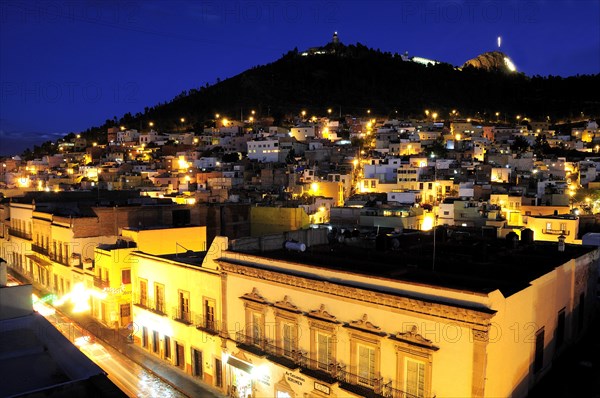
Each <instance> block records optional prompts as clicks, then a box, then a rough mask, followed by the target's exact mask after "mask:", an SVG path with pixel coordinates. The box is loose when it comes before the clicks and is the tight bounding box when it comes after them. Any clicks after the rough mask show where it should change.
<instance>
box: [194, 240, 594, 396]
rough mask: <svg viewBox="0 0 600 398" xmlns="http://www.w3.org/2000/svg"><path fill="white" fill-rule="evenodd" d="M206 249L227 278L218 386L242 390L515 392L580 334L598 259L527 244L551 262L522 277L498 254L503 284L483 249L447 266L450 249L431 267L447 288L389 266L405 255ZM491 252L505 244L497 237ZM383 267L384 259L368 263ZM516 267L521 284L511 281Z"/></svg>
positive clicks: (579, 250) (584, 251)
mask: <svg viewBox="0 0 600 398" xmlns="http://www.w3.org/2000/svg"><path fill="white" fill-rule="evenodd" d="M407 242H408V241H407ZM411 242H415V241H414V240H412V241H411ZM215 244H216V245H217V246H216V247H214V248H212V247H211V249H210V250H209V253H208V255H207V257H206V258H205V261H204V267H209V268H210V267H212V266H209V264H214V263H216V264H217V265H218V267H219V269H220V270H221V272H223V274H224V275H226V276H225V277H223V278H222V279H221V281H222V286H225V287H224V288H223V290H222V292H223V306H224V308H225V306H226V310H224V311H223V322H224V324H225V325H227V329H226V333H223V337H224V338H226V339H225V340H224V346H223V347H224V348H223V351H222V356H221V361H220V364H222V365H223V366H224V369H223V377H224V380H225V384H224V386H223V389H224V390H225V391H226V392H227V393H229V394H231V395H233V396H243V397H248V396H250V397H281V398H292V397H319V398H320V397H340V398H341V397H344V398H347V397H353V398H357V397H364V396H386V397H387V396H390V397H404V396H414V397H434V396H440V397H441V396H444V397H446V396H455V397H458V396H460V397H467V396H468V397H500V396H513V397H524V396H526V395H527V393H528V391H529V389H530V388H531V387H532V386H533V385H534V384H535V383H536V381H537V380H539V379H540V377H541V376H542V375H543V374H545V373H546V372H547V371H548V370H549V369H550V367H551V365H552V362H553V358H554V357H555V355H559V354H560V353H561V352H562V350H563V348H564V347H566V346H568V345H570V344H572V343H574V342H575V341H577V340H578V338H579V337H580V336H581V335H582V334H583V332H584V331H585V330H586V327H587V322H588V319H589V315H590V313H591V312H590V309H589V306H590V305H591V302H592V300H593V299H594V297H595V296H594V294H593V287H594V285H595V278H594V277H593V275H592V277H589V278H587V277H585V276H586V275H589V274H588V273H590V272H591V273H592V274H595V273H596V271H595V261H596V260H597V258H598V256H599V252H598V249H593V248H585V247H581V246H570V245H569V246H567V247H566V248H565V249H563V250H562V251H560V250H561V249H559V248H557V245H556V244H551V243H539V244H538V243H536V244H535V245H536V246H537V245H539V246H540V247H539V250H536V251H530V252H528V253H529V254H528V255H527V256H529V257H527V256H525V257H523V259H522V261H528V262H532V263H536V264H542V263H544V264H549V263H552V266H551V267H546V268H544V267H538V268H535V270H534V272H533V273H532V270H527V271H525V270H524V269H523V268H521V269H519V268H515V267H514V266H513V265H512V264H508V263H506V264H505V263H503V262H502V261H504V260H502V259H500V260H499V261H496V260H494V267H505V268H506V267H508V268H506V269H507V272H508V273H509V274H511V275H506V276H504V277H502V280H503V282H501V283H500V282H498V281H496V282H493V281H494V280H495V279H494V278H491V279H489V278H490V276H489V275H487V274H486V272H487V271H486V267H490V266H491V265H490V264H489V263H488V262H489V261H490V259H491V258H492V256H491V255H490V257H488V259H487V260H486V261H487V262H482V263H481V264H480V265H479V264H478V265H477V267H479V268H478V269H477V270H475V269H473V270H470V271H459V270H452V269H450V268H447V267H444V266H443V263H446V262H449V263H452V262H456V263H457V264H458V263H460V262H461V261H462V260H461V259H462V258H463V257H464V254H461V256H462V257H461V258H453V257H454V256H453V255H452V253H451V252H452V251H453V250H455V249H456V246H454V249H453V248H452V247H451V246H450V245H446V246H444V250H449V251H445V252H444V253H445V257H444V258H442V259H438V263H437V266H438V267H440V269H442V268H443V269H444V271H442V272H444V273H446V272H449V273H450V274H452V282H451V283H446V282H444V280H443V279H440V278H437V277H434V276H432V278H427V277H426V272H425V267H424V266H423V267H421V266H418V267H419V268H422V269H420V270H419V271H418V272H415V275H420V276H419V277H418V278H417V280H415V281H413V280H412V279H411V275H412V274H413V271H411V270H410V267H408V269H407V268H404V267H402V266H400V265H396V266H394V265H393V264H401V263H402V262H403V260H402V258H403V256H405V255H406V254H407V253H409V252H410V251H406V249H403V251H402V252H401V253H397V254H393V252H390V251H388V252H386V257H385V258H388V260H382V259H383V258H384V256H382V257H381V258H379V259H375V258H374V256H373V255H372V254H369V253H366V252H364V250H363V251H361V249H360V248H358V247H357V248H356V249H354V250H352V249H351V248H349V247H345V248H340V249H339V250H335V249H332V247H331V246H330V245H323V246H318V245H317V246H314V247H311V248H310V249H306V251H305V252H304V254H303V255H302V256H298V255H297V254H294V253H290V252H287V251H285V250H276V251H274V252H261V253H258V252H252V253H249V252H248V251H247V250H244V251H243V252H238V251H236V250H235V247H236V245H237V243H236V242H235V241H233V242H229V244H227V243H226V240H224V238H217V239H216V240H215ZM438 244H440V245H441V244H442V242H441V241H440V242H438ZM255 246H256V247H258V245H255ZM244 247H248V242H244ZM397 247H399V248H405V247H406V246H405V243H404V242H403V241H399V242H398V245H397ZM494 247H495V248H494V249H493V250H498V251H499V252H502V251H505V250H506V248H505V247H506V245H505V242H504V241H503V240H499V241H498V244H497V245H495V246H494ZM413 250H415V253H417V252H418V253H421V254H420V255H421V256H423V255H424V253H423V250H424V249H423V248H419V249H417V248H414V249H413ZM488 250H492V249H491V248H488ZM336 252H337V254H336ZM458 252H460V251H459V250H457V253H458ZM531 253H536V254H535V256H538V257H539V258H537V257H536V258H533V257H531ZM313 255H314V258H313ZM475 255H477V254H476V253H473V256H475ZM336 256H337V257H336ZM326 257H327V258H328V260H325V258H326ZM342 258H343V260H342ZM361 261H362V263H361ZM379 261H383V262H385V263H386V264H387V266H386V267H385V268H382V269H381V270H380V271H377V269H378V268H377V267H378V266H376V264H378V263H379ZM511 261H514V259H513V260H511ZM517 261H521V259H519V260H517ZM341 262H343V263H344V267H340V266H339V265H340V264H341ZM409 262H410V260H409ZM496 262H497V263H498V264H496ZM336 264H337V265H336ZM361 264H362V266H361ZM486 264H487V265H486ZM361 267H362V268H361ZM412 267H417V265H412ZM509 268H510V271H508V269H509ZM345 269H347V270H348V271H346V270H345ZM395 270H398V273H397V274H394V273H393V272H395ZM521 270H523V271H521ZM400 271H402V272H400ZM515 273H516V274H519V275H521V274H522V275H525V274H526V275H527V276H525V277H526V278H528V279H527V282H528V283H526V284H522V283H519V282H515V281H514V280H513V281H512V282H511V278H513V277H516V280H518V278H519V277H518V275H512V274H515ZM473 274H476V275H473ZM432 275H434V274H432ZM486 275H487V276H486ZM477 277H479V278H483V279H484V280H485V282H484V283H483V284H481V286H482V287H484V288H483V289H479V288H478V287H477V286H479V285H478V283H474V282H473V281H474V279H473V278H477ZM573 280H578V281H579V282H577V283H576V284H575V285H574V284H573V283H572V281H573ZM461 281H464V284H463V282H461ZM469 281H470V282H469ZM569 319H574V322H567V321H566V320H569ZM515 325H517V326H516V329H515ZM523 325H534V327H532V328H530V327H527V328H524V327H523ZM530 329H531V330H530ZM515 333H516V334H515ZM528 333H530V334H528ZM525 335H528V336H530V338H527V339H526V338H525ZM515 336H517V337H515ZM557 336H560V337H557ZM456 358H461V360H460V361H457V360H456Z"/></svg>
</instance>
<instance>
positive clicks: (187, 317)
mask: <svg viewBox="0 0 600 398" xmlns="http://www.w3.org/2000/svg"><path fill="white" fill-rule="evenodd" d="M172 314H173V320H175V321H177V322H181V323H184V324H186V325H191V324H192V319H193V318H192V312H191V311H184V310H183V309H182V308H180V307H173V312H172Z"/></svg>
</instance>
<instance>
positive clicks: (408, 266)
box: [225, 230, 596, 297]
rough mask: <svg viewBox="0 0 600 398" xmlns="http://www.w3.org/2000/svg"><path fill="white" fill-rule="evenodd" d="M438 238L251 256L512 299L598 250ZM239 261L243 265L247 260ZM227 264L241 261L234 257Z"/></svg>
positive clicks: (357, 240) (415, 235)
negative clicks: (532, 283)
mask: <svg viewBox="0 0 600 398" xmlns="http://www.w3.org/2000/svg"><path fill="white" fill-rule="evenodd" d="M436 235H437V236H436V240H435V244H434V237H433V234H432V233H413V234H408V235H398V236H393V237H389V236H388V237H386V238H385V239H386V241H385V242H384V244H383V246H384V247H383V248H382V244H381V242H380V243H379V244H376V242H375V240H367V239H363V238H352V239H349V240H346V241H345V242H346V243H338V242H335V243H333V244H329V245H318V246H312V247H308V248H307V249H306V251H305V252H300V251H290V250H285V249H283V248H282V249H278V250H274V251H265V252H261V253H256V252H254V253H249V254H255V255H258V256H261V257H265V258H269V259H274V260H280V261H285V262H290V263H298V264H303V265H307V266H312V267H318V268H324V269H327V270H338V271H343V272H348V273H352V274H359V275H365V276H376V277H380V278H387V279H393V280H397V281H406V282H410V283H416V284H423V285H429V286H439V287H443V288H449V289H456V290H462V291H469V292H475V293H484V294H487V293H490V292H492V291H494V290H496V289H499V290H500V291H501V292H502V294H503V295H504V296H505V297H508V296H510V295H512V294H514V293H516V292H518V291H520V290H522V289H524V288H526V287H527V286H529V284H530V282H531V281H533V280H535V279H537V278H539V277H541V276H542V275H545V274H547V273H548V272H550V271H552V270H553V269H554V268H556V267H558V266H560V265H562V264H565V263H566V262H568V261H569V260H571V259H574V258H578V257H581V256H583V255H585V254H587V253H590V252H592V251H593V250H596V248H595V247H591V246H581V245H566V247H565V250H564V251H563V252H559V251H558V245H557V244H556V243H551V242H533V243H527V244H526V243H523V242H518V243H516V242H515V243H513V242H509V241H507V240H505V239H489V238H488V239H485V238H480V237H472V236H465V235H462V234H454V235H453V236H452V237H447V236H445V231H442V230H438V231H437V234H436ZM378 247H379V249H378ZM434 253H435V255H434ZM240 259H241V260H240V263H243V262H244V261H243V256H242V257H240ZM225 261H228V262H232V263H236V262H237V261H235V260H233V261H232V259H231V258H227V259H225ZM257 267H258V268H261V266H260V265H257ZM317 275H318V273H317Z"/></svg>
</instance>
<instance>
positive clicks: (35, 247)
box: [31, 243, 48, 256]
mask: <svg viewBox="0 0 600 398" xmlns="http://www.w3.org/2000/svg"><path fill="white" fill-rule="evenodd" d="M31 251H32V252H34V253H38V254H43V255H44V256H47V255H48V249H46V248H45V247H43V246H38V245H36V244H33V243H32V244H31Z"/></svg>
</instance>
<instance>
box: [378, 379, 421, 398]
mask: <svg viewBox="0 0 600 398" xmlns="http://www.w3.org/2000/svg"><path fill="white" fill-rule="evenodd" d="M381 395H382V396H384V397H385V398H418V397H417V396H416V395H413V394H409V393H407V392H405V391H402V390H398V389H397V388H394V387H392V382H391V381H390V382H388V383H385V384H384V385H383V386H382V388H381Z"/></svg>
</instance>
